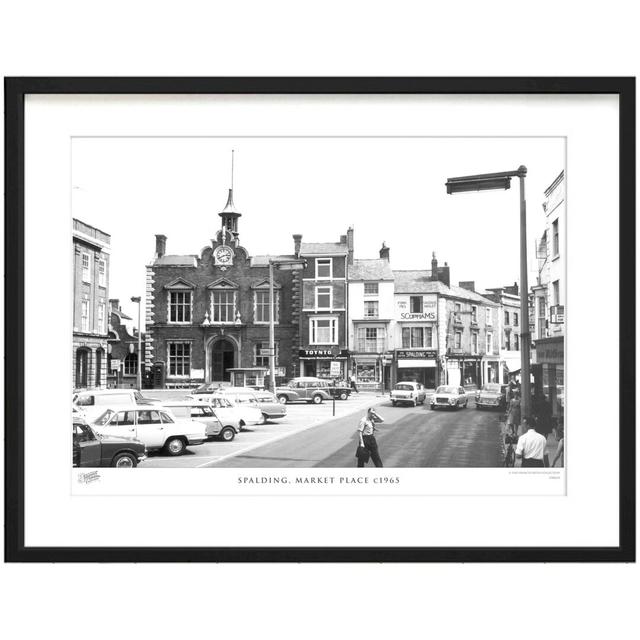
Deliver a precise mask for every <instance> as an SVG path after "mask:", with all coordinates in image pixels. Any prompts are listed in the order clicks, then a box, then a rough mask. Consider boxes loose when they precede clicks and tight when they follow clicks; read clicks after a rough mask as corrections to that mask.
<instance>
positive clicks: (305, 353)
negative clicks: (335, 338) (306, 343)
mask: <svg viewBox="0 0 640 640" xmlns="http://www.w3.org/2000/svg"><path fill="white" fill-rule="evenodd" d="M298 355H299V357H300V358H333V357H334V356H337V355H338V354H337V353H336V351H335V350H334V349H300V351H299V352H298Z"/></svg>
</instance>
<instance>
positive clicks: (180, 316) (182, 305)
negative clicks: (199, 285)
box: [169, 291, 191, 322]
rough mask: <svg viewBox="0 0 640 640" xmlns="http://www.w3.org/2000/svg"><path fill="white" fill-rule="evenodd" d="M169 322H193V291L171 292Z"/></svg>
mask: <svg viewBox="0 0 640 640" xmlns="http://www.w3.org/2000/svg"><path fill="white" fill-rule="evenodd" d="M169 322H191V291H170V292H169Z"/></svg>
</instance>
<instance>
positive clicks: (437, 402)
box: [430, 385, 469, 409]
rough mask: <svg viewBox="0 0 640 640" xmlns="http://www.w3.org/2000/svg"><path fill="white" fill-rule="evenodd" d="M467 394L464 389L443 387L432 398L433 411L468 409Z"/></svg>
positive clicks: (449, 386) (450, 386)
mask: <svg viewBox="0 0 640 640" xmlns="http://www.w3.org/2000/svg"><path fill="white" fill-rule="evenodd" d="M468 402H469V401H468V399H467V394H466V392H465V390H464V387H458V386H455V385H442V386H440V387H438V388H437V389H436V390H435V392H434V394H433V395H432V396H431V403H430V407H431V409H460V408H462V409H466V408H467V403H468Z"/></svg>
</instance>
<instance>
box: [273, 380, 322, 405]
mask: <svg viewBox="0 0 640 640" xmlns="http://www.w3.org/2000/svg"><path fill="white" fill-rule="evenodd" d="M330 384H331V383H330V382H329V381H328V380H321V379H320V378H312V377H306V378H293V379H292V380H290V381H289V382H288V383H287V384H286V385H284V386H282V387H277V388H276V397H277V398H278V402H280V403H282V404H287V402H299V401H303V402H313V403H314V404H320V403H321V402H322V401H323V400H331V390H330Z"/></svg>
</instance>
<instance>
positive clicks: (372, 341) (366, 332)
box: [356, 327, 385, 353]
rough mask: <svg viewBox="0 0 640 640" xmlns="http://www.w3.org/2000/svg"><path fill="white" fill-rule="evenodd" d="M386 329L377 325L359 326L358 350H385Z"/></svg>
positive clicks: (373, 351) (370, 351) (369, 351)
mask: <svg viewBox="0 0 640 640" xmlns="http://www.w3.org/2000/svg"><path fill="white" fill-rule="evenodd" d="M384 337H385V330H384V329H378V328H377V327H359V328H358V344H357V345H356V350H357V351H363V352H365V353H377V352H380V351H384Z"/></svg>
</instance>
